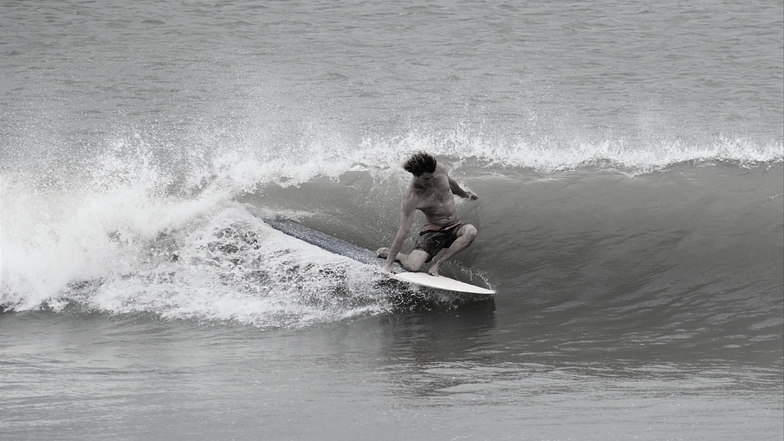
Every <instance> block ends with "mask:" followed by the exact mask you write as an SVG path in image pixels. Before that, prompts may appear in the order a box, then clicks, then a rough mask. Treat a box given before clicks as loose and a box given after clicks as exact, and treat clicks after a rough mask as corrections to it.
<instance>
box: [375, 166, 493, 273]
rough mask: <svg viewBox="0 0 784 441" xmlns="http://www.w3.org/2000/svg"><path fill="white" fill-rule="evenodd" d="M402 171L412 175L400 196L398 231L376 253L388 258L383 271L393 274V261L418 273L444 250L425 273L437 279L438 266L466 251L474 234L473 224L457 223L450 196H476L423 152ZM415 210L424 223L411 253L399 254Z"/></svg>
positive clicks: (454, 208) (469, 197)
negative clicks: (401, 199) (400, 206)
mask: <svg viewBox="0 0 784 441" xmlns="http://www.w3.org/2000/svg"><path fill="white" fill-rule="evenodd" d="M403 168H404V169H405V170H406V171H408V172H409V173H411V174H412V175H414V176H413V178H412V179H411V184H409V186H408V190H406V193H405V195H404V196H403V211H402V214H401V215H400V228H398V230H397V235H396V236H395V240H394V241H393V242H392V246H391V247H389V248H386V247H385V248H379V249H378V251H376V253H377V254H378V256H379V257H383V258H386V259H387V261H386V263H385V264H384V270H386V271H390V272H391V271H393V267H392V264H393V263H394V262H395V260H398V261H400V263H401V264H402V265H403V267H405V268H406V269H407V270H409V271H419V269H420V268H422V265H424V264H425V263H427V262H430V261H431V260H432V259H433V258H434V257H435V256H436V255H437V254H438V253H439V252H440V251H441V250H445V251H444V253H443V254H442V255H441V256H440V257H439V258H438V259H436V260H435V262H433V265H432V266H431V267H430V269H429V270H428V273H430V274H431V275H433V276H437V275H438V270H439V269H440V268H441V265H442V264H443V263H444V262H446V261H447V260H449V259H451V258H452V257H454V256H455V254H457V253H459V252H461V251H463V250H464V249H466V248H468V246H469V245H471V242H473V241H474V238H475V237H476V233H477V230H476V228H475V227H474V226H473V225H471V224H463V223H461V222H460V217H459V216H458V215H457V208H456V207H455V201H454V198H453V196H452V195H457V196H460V197H461V198H468V199H471V200H476V199H477V198H478V196H477V195H476V194H474V193H473V192H470V191H465V190H463V189H462V188H460V186H459V185H458V184H457V182H455V180H454V179H452V178H450V177H449V175H448V174H447V169H446V167H445V166H444V165H443V164H439V163H438V162H437V161H436V158H434V157H433V156H431V155H429V154H427V153H425V152H418V153H415V154H414V155H412V156H411V157H410V158H409V159H408V160H407V161H406V162H405V164H403ZM416 210H420V211H421V212H422V213H424V214H425V220H426V221H427V224H426V225H425V227H424V230H423V231H422V232H420V233H419V240H417V243H416V246H415V247H414V250H413V251H411V253H410V254H405V253H401V252H400V249H401V248H402V247H403V242H404V241H405V239H406V236H408V233H409V231H410V230H411V225H412V223H413V222H414V213H415V211H416Z"/></svg>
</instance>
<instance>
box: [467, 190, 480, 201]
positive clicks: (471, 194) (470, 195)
mask: <svg viewBox="0 0 784 441" xmlns="http://www.w3.org/2000/svg"><path fill="white" fill-rule="evenodd" d="M465 193H466V197H467V198H468V199H471V200H472V201H475V200H477V199H479V196H477V195H476V193H474V192H473V191H467V192H465Z"/></svg>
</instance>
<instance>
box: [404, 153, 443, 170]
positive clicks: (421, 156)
mask: <svg viewBox="0 0 784 441" xmlns="http://www.w3.org/2000/svg"><path fill="white" fill-rule="evenodd" d="M403 168H404V169H406V171H407V172H409V173H411V174H413V175H414V176H422V175H423V174H424V173H433V172H435V171H436V158H434V157H433V156H431V155H429V154H427V153H425V152H416V153H414V154H413V155H411V157H410V158H408V160H407V161H406V163H405V164H403Z"/></svg>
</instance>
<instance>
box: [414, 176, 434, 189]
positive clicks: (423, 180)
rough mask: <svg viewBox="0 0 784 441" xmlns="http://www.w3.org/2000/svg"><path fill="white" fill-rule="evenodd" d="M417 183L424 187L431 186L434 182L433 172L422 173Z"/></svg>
mask: <svg viewBox="0 0 784 441" xmlns="http://www.w3.org/2000/svg"><path fill="white" fill-rule="evenodd" d="M416 179H417V183H418V184H419V185H420V186H422V187H429V186H430V184H431V183H432V182H433V173H422V174H421V175H419V176H417V178H416Z"/></svg>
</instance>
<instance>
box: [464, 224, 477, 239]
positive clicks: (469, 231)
mask: <svg viewBox="0 0 784 441" xmlns="http://www.w3.org/2000/svg"><path fill="white" fill-rule="evenodd" d="M460 230H461V231H460V235H461V236H463V237H464V238H465V239H466V240H468V241H469V242H473V241H474V239H475V238H476V235H477V233H479V231H478V230H477V229H476V227H475V226H473V225H471V224H466V225H464V226H463V228H461V229H460Z"/></svg>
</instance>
